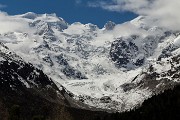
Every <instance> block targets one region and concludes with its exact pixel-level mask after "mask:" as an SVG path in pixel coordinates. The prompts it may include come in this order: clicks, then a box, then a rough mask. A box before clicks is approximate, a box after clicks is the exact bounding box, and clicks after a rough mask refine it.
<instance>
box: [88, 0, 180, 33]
mask: <svg viewBox="0 0 180 120" xmlns="http://www.w3.org/2000/svg"><path fill="white" fill-rule="evenodd" d="M88 6H89V7H100V8H102V9H105V10H109V11H117V12H122V11H130V12H134V13H136V14H139V15H144V16H150V17H152V18H155V19H158V20H159V23H158V24H159V25H162V26H165V27H168V28H172V29H179V30H180V15H179V6H180V1H179V0H111V1H108V2H107V1H96V2H88ZM178 26H179V27H178Z"/></svg>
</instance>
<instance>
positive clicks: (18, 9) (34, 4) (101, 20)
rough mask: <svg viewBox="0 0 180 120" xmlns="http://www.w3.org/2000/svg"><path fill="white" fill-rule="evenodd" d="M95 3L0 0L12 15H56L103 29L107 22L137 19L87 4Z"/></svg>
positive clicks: (69, 0) (89, 0)
mask: <svg viewBox="0 0 180 120" xmlns="http://www.w3.org/2000/svg"><path fill="white" fill-rule="evenodd" d="M94 1H97V0H0V4H1V5H5V6H6V7H2V8H1V10H2V11H5V12H7V13H8V14H10V15H14V14H23V13H26V12H35V13H40V14H41V13H56V14H57V15H58V16H59V17H62V18H64V19H65V20H66V21H67V22H68V23H73V22H81V23H93V24H96V25H98V26H99V27H103V26H104V24H105V23H106V22H107V21H114V22H115V23H122V22H125V21H128V20H131V19H133V18H135V17H136V15H135V14H133V13H130V12H113V11H108V10H104V9H102V8H100V7H88V4H87V3H88V2H94ZM104 1H106V2H108V1H110V0H104ZM0 7H1V6H0Z"/></svg>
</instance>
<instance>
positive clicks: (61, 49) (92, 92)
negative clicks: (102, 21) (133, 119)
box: [0, 13, 179, 111]
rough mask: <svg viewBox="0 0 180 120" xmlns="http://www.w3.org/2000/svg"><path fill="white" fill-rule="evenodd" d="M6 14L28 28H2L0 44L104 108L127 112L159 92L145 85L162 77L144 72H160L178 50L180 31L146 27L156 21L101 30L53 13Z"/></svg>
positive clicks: (141, 20) (140, 19) (141, 18)
mask: <svg viewBox="0 0 180 120" xmlns="http://www.w3.org/2000/svg"><path fill="white" fill-rule="evenodd" d="M6 17H8V19H11V20H12V21H16V22H17V23H23V25H27V26H28V27H27V26H26V29H22V28H24V27H20V28H19V30H16V29H13V30H10V31H8V32H7V31H6V32H2V33H1V35H0V42H3V43H4V44H5V45H6V46H8V47H9V48H10V49H11V50H13V51H15V52H16V53H17V54H18V55H19V56H21V57H22V58H23V59H25V60H26V61H28V62H30V63H32V64H33V65H35V66H36V67H37V68H39V69H41V70H42V71H43V72H44V73H46V74H47V75H48V76H49V77H51V78H52V79H53V80H54V81H56V82H58V83H61V84H63V85H64V86H65V87H66V88H67V90H69V91H71V92H72V93H73V94H74V96H73V97H74V98H75V99H77V100H80V101H81V102H84V103H86V104H89V105H91V106H94V107H98V108H103V109H106V110H107V109H110V110H115V111H124V110H129V109H132V108H134V107H136V106H138V105H139V104H141V103H142V102H143V101H144V100H145V99H147V98H149V97H151V96H152V95H153V94H154V93H159V92H160V91H159V92H157V91H158V90H156V87H151V88H150V87H149V86H152V84H153V85H157V86H158V85H159V84H163V82H164V81H162V82H157V81H156V82H155V83H156V84H155V83H154V82H153V83H152V82H147V81H146V80H144V76H150V75H151V74H152V73H154V71H149V72H147V71H148V70H149V69H151V67H152V66H155V68H156V70H159V71H158V72H157V73H158V74H160V75H161V74H163V72H162V71H164V72H165V73H166V72H168V70H170V69H172V67H171V65H170V64H169V63H168V60H171V57H172V56H174V55H175V53H176V54H177V55H178V54H179V37H178V36H179V32H178V31H172V30H168V29H165V28H162V27H158V26H149V25H150V24H151V22H153V21H154V20H153V19H151V18H148V17H144V16H139V17H138V18H136V19H134V20H132V21H129V22H126V23H124V24H117V25H116V24H115V23H113V22H108V23H107V24H106V25H105V27H104V28H102V29H100V28H98V27H97V26H96V25H93V24H90V23H89V24H81V23H79V22H76V23H73V24H71V25H70V24H68V23H67V22H66V21H64V20H63V19H62V18H59V17H57V16H56V15H55V14H42V15H38V14H35V13H26V14H23V15H16V16H6ZM0 22H3V21H0ZM10 22H11V21H10ZM147 22H148V24H147ZM162 64H163V65H162ZM157 67H158V68H157ZM153 68H154V67H153ZM145 73H146V74H145ZM151 79H153V78H150V80H151ZM159 79H160V78H159ZM159 79H155V80H159ZM173 80H174V79H172V81H173ZM176 81H177V80H176ZM144 84H146V85H144ZM164 84H165V83H164ZM152 88H153V89H152ZM165 88H166V87H164V89H165ZM164 89H162V90H164Z"/></svg>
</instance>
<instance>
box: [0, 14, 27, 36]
mask: <svg viewBox="0 0 180 120" xmlns="http://www.w3.org/2000/svg"><path fill="white" fill-rule="evenodd" d="M0 26H1V28H0V33H1V34H2V33H7V32H13V31H17V32H18V31H19V32H28V31H27V30H29V25H28V23H27V22H25V21H23V20H20V19H17V18H15V17H12V16H9V15H8V14H7V13H5V12H0Z"/></svg>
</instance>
